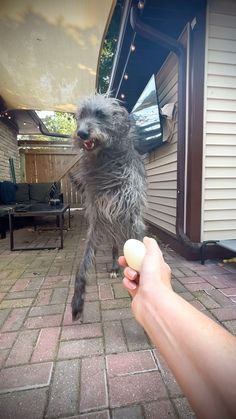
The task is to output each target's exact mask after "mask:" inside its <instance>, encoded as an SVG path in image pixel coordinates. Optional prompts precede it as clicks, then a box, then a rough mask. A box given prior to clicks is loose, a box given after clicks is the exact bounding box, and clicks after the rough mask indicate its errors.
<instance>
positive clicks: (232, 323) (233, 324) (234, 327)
mask: <svg viewBox="0 0 236 419" xmlns="http://www.w3.org/2000/svg"><path fill="white" fill-rule="evenodd" d="M223 325H224V326H225V327H226V329H228V330H229V332H231V333H232V334H233V335H234V336H236V320H229V321H225V322H223Z"/></svg>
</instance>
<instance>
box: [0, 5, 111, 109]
mask: <svg viewBox="0 0 236 419" xmlns="http://www.w3.org/2000/svg"><path fill="white" fill-rule="evenodd" d="M115 3H116V1H115V0H102V1H97V0H66V1H65V0H56V1H55V0H20V1H19V0H1V4H0V39H1V43H0V74H1V76H0V96H1V97H2V99H3V101H4V103H5V104H6V107H7V109H38V110H54V111H64V112H73V111H74V110H75V108H76V106H77V103H78V100H79V98H80V97H81V96H84V95H88V94H90V93H93V92H94V91H95V88H96V74H97V65H98V60H99V53H100V47H101V45H102V40H103V36H104V33H105V30H106V28H107V25H108V23H109V20H110V17H111V14H112V12H113V9H114V6H115Z"/></svg>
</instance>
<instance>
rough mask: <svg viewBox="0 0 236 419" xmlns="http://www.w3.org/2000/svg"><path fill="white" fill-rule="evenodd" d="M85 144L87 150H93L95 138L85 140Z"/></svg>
mask: <svg viewBox="0 0 236 419" xmlns="http://www.w3.org/2000/svg"><path fill="white" fill-rule="evenodd" d="M84 146H85V148H86V150H92V149H93V148H94V141H93V140H86V141H84Z"/></svg>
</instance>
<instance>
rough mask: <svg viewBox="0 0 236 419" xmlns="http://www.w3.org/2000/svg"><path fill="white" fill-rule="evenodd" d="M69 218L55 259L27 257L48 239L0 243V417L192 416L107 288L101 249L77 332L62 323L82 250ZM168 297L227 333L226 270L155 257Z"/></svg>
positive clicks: (231, 278) (232, 287) (234, 302)
mask: <svg viewBox="0 0 236 419" xmlns="http://www.w3.org/2000/svg"><path fill="white" fill-rule="evenodd" d="M85 234H86V226H85V223H84V220H83V215H82V214H81V212H78V211H76V212H73V218H72V229H71V230H70V231H68V232H65V243H64V249H63V250H44V251H40V250H37V246H38V247H39V246H41V245H42V244H45V243H51V244H53V243H55V242H56V241H57V237H56V236H57V232H56V231H44V232H42V231H40V230H39V231H36V232H34V231H33V230H32V229H30V228H25V229H21V230H17V231H16V232H15V238H16V245H17V243H18V244H22V243H24V244H25V245H27V244H28V245H30V244H31V245H32V243H33V244H35V251H30V252H10V251H9V237H7V238H6V239H4V240H0V326H1V334H0V364H1V367H2V369H1V373H0V416H1V417H2V418H4V419H7V418H14V419H16V418H22V419H23V418H24V419H27V418H32V419H37V418H70V417H73V418H81V419H82V418H84V419H89V418H90V419H95V418H96V419H108V418H111V419H126V418H127V419H139V418H146V419H154V418H155V419H157V418H159V419H165V418H186V417H189V418H190V417H195V416H194V414H193V412H192V411H191V409H190V407H189V405H188V403H187V401H186V398H185V397H184V395H183V393H182V391H181V389H180V388H179V386H178V384H177V383H176V381H175V379H174V377H173V376H172V374H171V372H170V371H169V369H168V367H167V365H166V363H165V362H164V360H163V359H162V357H161V356H160V354H159V353H158V349H155V348H154V347H153V346H152V344H151V343H150V341H149V339H148V338H147V336H146V334H145V333H144V331H143V329H142V328H141V327H140V326H139V325H138V324H137V323H136V321H135V320H134V318H133V316H132V314H131V311H130V298H129V295H128V293H127V292H126V291H125V289H124V288H123V287H122V284H121V279H110V278H109V275H108V273H107V271H108V270H109V268H110V249H109V247H108V246H107V247H106V246H103V247H101V249H100V251H99V253H98V255H97V258H96V267H95V269H93V270H92V271H91V275H90V277H89V281H88V286H87V290H86V302H85V310H84V315H83V324H79V322H75V323H72V321H71V311H70V301H71V296H72V294H73V282H74V273H75V270H76V267H77V265H78V262H79V260H80V257H81V254H82V252H83V247H84V242H85ZM163 251H164V254H165V257H166V260H167V261H168V263H169V264H170V266H171V267H172V272H173V286H174V289H175V290H176V292H178V293H179V294H180V295H182V297H183V298H185V299H186V300H188V301H190V303H191V304H193V305H194V306H195V307H196V308H197V309H199V310H201V311H203V312H204V313H206V314H207V315H208V316H210V317H211V318H213V319H215V320H216V321H219V322H220V323H221V324H223V326H224V327H226V328H227V329H228V330H229V331H231V332H232V333H234V334H236V267H235V265H233V264H225V265H223V264H221V263H219V262H215V263H214V262H207V263H206V265H205V266H201V265H200V263H199V262H188V261H186V260H185V259H183V258H181V257H180V256H178V255H177V254H176V253H175V252H173V251H172V250H171V249H168V248H163Z"/></svg>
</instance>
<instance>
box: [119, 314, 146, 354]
mask: <svg viewBox="0 0 236 419" xmlns="http://www.w3.org/2000/svg"><path fill="white" fill-rule="evenodd" d="M122 324H123V327H124V331H125V336H126V341H127V345H128V349H129V351H137V350H141V349H148V348H150V347H151V345H150V343H149V340H148V338H147V335H146V333H145V332H144V329H143V328H142V327H141V326H140V325H139V324H138V323H137V321H136V320H135V319H134V318H131V319H126V320H123V321H122Z"/></svg>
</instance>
